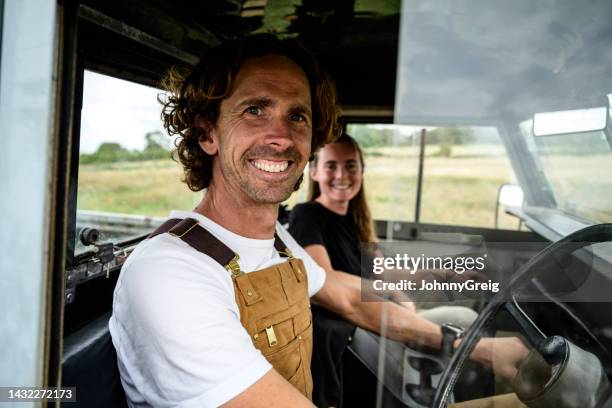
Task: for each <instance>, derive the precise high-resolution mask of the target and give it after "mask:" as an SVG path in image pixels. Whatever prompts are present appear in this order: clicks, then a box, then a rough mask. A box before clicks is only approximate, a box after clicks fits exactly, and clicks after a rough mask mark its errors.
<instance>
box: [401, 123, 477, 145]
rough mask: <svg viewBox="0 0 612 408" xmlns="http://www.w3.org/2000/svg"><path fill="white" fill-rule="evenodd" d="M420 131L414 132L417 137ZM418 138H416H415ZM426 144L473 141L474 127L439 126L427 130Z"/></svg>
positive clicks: (474, 139) (451, 143) (457, 143)
mask: <svg viewBox="0 0 612 408" xmlns="http://www.w3.org/2000/svg"><path fill="white" fill-rule="evenodd" d="M419 134H420V132H417V133H414V134H413V136H414V137H418V135H419ZM417 140H418V139H417ZM425 140H426V144H438V145H443V144H445V145H462V144H469V143H474V142H475V141H476V136H475V134H474V129H472V128H465V127H439V128H436V129H432V130H430V131H428V132H427V136H426V139H425Z"/></svg>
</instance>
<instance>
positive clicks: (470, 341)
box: [432, 224, 612, 408]
mask: <svg viewBox="0 0 612 408" xmlns="http://www.w3.org/2000/svg"><path fill="white" fill-rule="evenodd" d="M610 241H612V224H599V225H593V226H590V227H587V228H584V229H582V230H580V231H577V232H575V233H573V234H571V235H568V236H567V237H565V238H563V239H561V240H559V241H557V242H555V243H553V244H551V245H549V246H548V247H546V248H545V249H544V250H542V251H541V252H539V253H538V254H537V255H535V256H534V257H533V258H532V259H531V260H529V261H528V262H527V263H525V264H524V265H523V266H522V267H521V268H520V269H519V270H518V271H517V273H516V274H515V275H514V276H513V278H512V279H511V281H510V283H509V284H508V285H507V286H506V287H505V288H502V289H501V290H500V291H499V292H498V293H497V294H496V296H495V297H494V298H493V299H492V300H491V301H490V302H489V303H488V304H487V306H486V307H485V308H484V309H483V311H482V312H481V313H480V315H479V316H478V318H477V319H476V320H475V321H474V323H473V324H472V325H471V327H470V328H469V329H468V331H467V332H466V334H465V337H464V340H463V341H462V342H461V344H460V345H459V347H458V348H457V350H456V351H455V353H454V355H453V357H452V358H451V360H450V362H449V363H448V365H447V366H446V367H445V370H444V372H443V373H442V377H441V378H440V382H439V383H438V387H437V389H436V395H435V397H434V402H433V405H432V407H436V408H442V407H446V405H447V403H448V400H449V398H450V396H451V393H452V390H453V387H454V385H455V383H456V382H457V379H458V378H459V375H460V373H461V369H462V368H463V366H464V364H465V363H466V362H467V361H468V358H469V356H470V355H471V353H472V351H473V349H474V347H475V346H476V344H477V343H478V341H479V340H480V333H481V331H482V329H483V328H484V326H485V325H486V324H487V322H488V321H489V320H490V319H491V318H492V317H493V316H494V315H495V314H496V313H497V312H498V311H499V310H500V309H501V308H505V309H506V310H507V311H508V312H509V313H510V315H511V316H512V317H513V318H514V319H515V320H516V321H517V323H518V324H519V325H520V326H521V328H522V329H523V331H524V334H525V337H526V338H527V340H528V341H529V342H530V343H531V344H532V345H533V346H534V347H535V346H538V345H540V344H541V343H542V342H543V340H545V336H544V334H543V333H542V331H541V330H540V329H539V328H538V327H537V326H536V325H535V323H534V322H533V321H532V320H531V319H530V318H529V317H528V316H527V315H526V314H524V313H522V311H521V310H520V308H519V307H517V305H516V303H515V302H507V299H509V298H511V297H512V294H513V292H514V291H515V290H516V289H517V288H520V287H521V286H522V285H524V284H525V283H527V282H528V281H529V280H530V279H532V278H534V277H536V276H537V274H538V273H539V272H540V271H541V270H542V267H543V266H545V265H546V264H548V263H549V262H550V261H551V260H554V259H558V257H560V256H565V255H567V254H568V253H571V252H574V251H575V250H577V249H579V248H581V247H584V246H589V245H592V244H596V243H602V242H610Z"/></svg>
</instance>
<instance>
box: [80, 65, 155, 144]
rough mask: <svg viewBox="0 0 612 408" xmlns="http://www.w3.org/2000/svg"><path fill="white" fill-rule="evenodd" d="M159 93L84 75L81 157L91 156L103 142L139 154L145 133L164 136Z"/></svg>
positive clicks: (99, 76)
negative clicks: (158, 99) (153, 132)
mask: <svg viewBox="0 0 612 408" xmlns="http://www.w3.org/2000/svg"><path fill="white" fill-rule="evenodd" d="M158 93H159V90H157V89H155V88H150V87H148V86H144V85H139V84H134V83H131V82H128V81H123V80H120V79H116V78H112V77H108V76H104V75H100V74H96V73H93V72H89V71H85V84H84V89H83V111H82V116H81V153H93V152H95V151H96V149H97V148H98V146H100V144H101V143H103V142H117V143H120V144H121V145H122V146H123V147H125V148H127V149H130V150H131V149H138V150H141V149H142V148H143V147H144V145H145V134H146V133H147V132H152V131H155V130H159V131H161V132H162V133H163V134H166V133H165V131H164V128H163V127H162V124H161V120H160V118H159V115H160V112H161V105H160V104H159V103H158V102H157V94H158Z"/></svg>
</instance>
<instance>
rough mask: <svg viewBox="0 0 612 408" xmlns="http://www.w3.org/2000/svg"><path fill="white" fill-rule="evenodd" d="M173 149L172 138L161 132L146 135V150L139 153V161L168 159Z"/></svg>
mask: <svg viewBox="0 0 612 408" xmlns="http://www.w3.org/2000/svg"><path fill="white" fill-rule="evenodd" d="M171 148H172V144H171V142H170V138H169V137H167V136H164V135H163V134H162V133H161V132H159V131H154V132H148V133H147V134H145V148H144V150H143V151H142V152H139V153H138V159H139V160H156V159H167V158H168V157H170V153H169V151H170V150H171Z"/></svg>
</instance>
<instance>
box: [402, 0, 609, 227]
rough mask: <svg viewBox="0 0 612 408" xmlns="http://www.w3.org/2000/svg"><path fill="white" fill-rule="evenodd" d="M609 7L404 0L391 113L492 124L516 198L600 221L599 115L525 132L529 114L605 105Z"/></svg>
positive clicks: (603, 202) (603, 146)
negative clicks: (543, 131) (520, 193)
mask: <svg viewBox="0 0 612 408" xmlns="http://www.w3.org/2000/svg"><path fill="white" fill-rule="evenodd" d="M611 17H612V8H610V7H609V2H607V1H603V0H599V1H593V2H589V4H588V7H585V5H584V4H582V3H580V2H567V1H535V2H534V1H531V0H519V1H513V2H503V1H495V2H490V1H470V2H446V1H421V0H409V1H404V2H403V3H402V16H401V29H400V47H399V54H398V70H397V73H398V82H397V89H396V100H395V123H397V124H410V125H418V124H422V125H428V126H432V125H437V126H440V125H443V124H444V125H449V124H450V125H456V124H472V125H480V126H482V125H491V126H494V127H496V128H497V129H498V131H499V134H500V135H501V137H502V139H503V142H504V145H505V147H506V149H507V150H508V155H509V158H510V160H511V162H512V167H513V168H514V171H515V173H516V176H517V181H518V183H519V184H520V185H521V187H522V188H523V190H524V191H525V204H526V206H528V207H540V208H543V209H546V210H548V209H551V210H554V211H556V210H561V211H562V214H565V215H567V214H570V215H573V216H578V217H579V218H580V219H582V220H583V221H586V222H587V223H593V222H608V221H610V220H612V215H611V214H612V184H611V183H612V182H611V181H610V177H609V174H610V173H611V172H610V170H612V156H611V150H610V148H611V145H612V142H611V141H612V136H611V135H610V129H609V124H608V125H607V127H606V128H604V129H603V130H600V129H598V130H597V131H587V132H581V133H575V131H574V133H571V129H576V126H575V125H576V124H575V123H571V124H568V126H567V129H565V131H563V130H564V129H560V131H559V132H556V133H558V134H551V135H546V136H537V137H534V136H533V129H532V128H533V121H532V119H533V118H534V115H537V114H541V113H545V112H567V111H572V110H588V109H591V108H595V107H603V106H607V105H609V103H608V99H609V98H608V95H610V93H611V92H612V77H611V76H610V75H609V72H610V66H612V53H610V52H609V33H610V29H609V19H610V18H611ZM608 122H609V121H608ZM570 125H571V126H570ZM553 229H555V228H553ZM555 230H557V229H555Z"/></svg>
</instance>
